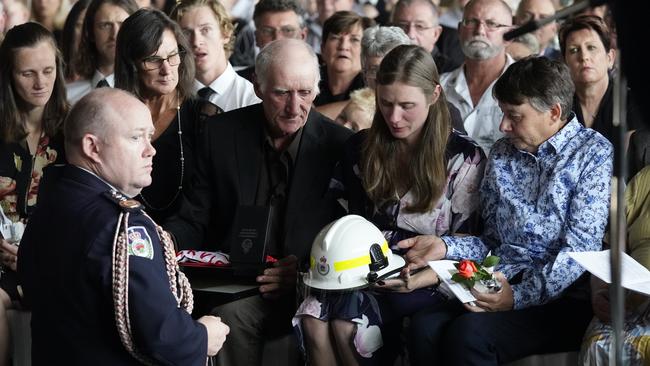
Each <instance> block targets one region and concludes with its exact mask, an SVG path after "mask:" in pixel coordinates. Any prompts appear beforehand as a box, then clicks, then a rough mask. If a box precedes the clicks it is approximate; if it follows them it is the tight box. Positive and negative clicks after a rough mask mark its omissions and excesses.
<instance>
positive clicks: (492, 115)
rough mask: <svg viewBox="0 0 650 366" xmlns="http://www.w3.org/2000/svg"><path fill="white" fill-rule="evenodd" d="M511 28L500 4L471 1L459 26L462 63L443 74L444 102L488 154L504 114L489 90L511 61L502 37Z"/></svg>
mask: <svg viewBox="0 0 650 366" xmlns="http://www.w3.org/2000/svg"><path fill="white" fill-rule="evenodd" d="M511 28H512V10H511V9H510V7H509V6H508V4H506V3H505V2H504V1H502V0H472V1H470V2H469V3H467V5H466V6H465V11H464V14H463V19H461V21H460V22H459V23H458V38H459V39H460V43H461V47H462V50H463V53H464V54H465V62H464V63H463V65H461V66H460V67H459V68H457V69H456V70H454V71H451V72H448V73H445V74H442V76H441V77H440V84H441V85H442V87H443V89H444V91H445V94H446V95H447V100H448V101H449V102H450V103H452V104H453V105H454V106H455V107H456V108H458V110H459V111H460V114H461V117H462V118H463V124H464V126H465V130H466V131H467V134H468V135H469V136H470V137H471V138H473V139H474V141H476V142H477V143H478V144H479V145H481V147H482V148H483V149H484V150H485V153H486V154H489V152H490V149H491V148H492V145H493V144H494V143H495V142H496V141H497V140H498V139H500V138H501V137H503V133H501V132H500V131H499V123H500V122H501V118H502V117H503V113H502V112H501V109H499V106H498V104H497V101H496V100H495V99H494V98H493V97H492V87H493V86H494V83H495V82H496V80H497V79H498V78H499V76H501V74H503V72H504V71H505V70H506V68H507V67H508V66H510V64H512V63H513V59H512V58H511V57H510V56H508V54H506V45H507V43H508V42H506V41H504V40H503V34H504V33H505V32H506V31H508V30H509V29H511Z"/></svg>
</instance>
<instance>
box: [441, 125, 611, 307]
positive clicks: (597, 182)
mask: <svg viewBox="0 0 650 366" xmlns="http://www.w3.org/2000/svg"><path fill="white" fill-rule="evenodd" d="M612 159H613V151H612V146H611V144H610V143H609V142H608V141H607V139H606V138H604V137H603V136H602V135H600V134H599V133H597V132H596V131H594V130H592V129H589V128H585V127H583V126H582V125H581V124H580V123H579V122H577V120H576V119H575V118H573V119H572V120H571V121H570V122H569V123H567V124H566V125H565V126H564V127H563V128H562V129H561V130H560V131H558V132H557V133H556V134H555V135H553V136H552V137H551V138H550V139H548V140H547V141H545V142H544V143H543V144H542V145H540V147H539V149H538V152H537V154H536V155H534V154H531V153H529V152H525V151H521V150H518V149H517V148H515V147H514V146H513V145H512V144H511V143H510V141H509V140H508V138H504V139H501V140H499V141H498V142H497V143H496V144H495V145H494V147H493V149H492V152H491V154H490V157H489V159H488V163H487V167H486V170H485V176H484V178H483V183H482V185H481V204H482V215H483V219H484V220H485V231H484V233H483V235H482V236H481V237H473V236H468V237H451V236H445V237H443V240H444V241H445V243H446V244H447V246H448V251H447V258H449V259H461V258H469V259H474V260H479V261H480V260H483V258H484V257H485V256H486V254H487V253H488V251H490V250H491V251H492V253H493V254H494V255H498V256H499V257H501V262H500V264H499V265H498V266H497V268H496V270H498V271H501V272H503V273H504V274H505V276H506V277H507V278H508V279H512V278H513V277H514V276H515V275H517V274H518V273H520V272H521V273H522V275H523V276H522V281H521V282H520V283H517V284H514V285H513V286H512V291H513V296H514V308H515V309H522V308H526V307H529V306H534V305H541V304H544V303H547V302H549V301H551V300H553V299H556V298H558V297H559V296H560V295H561V294H562V292H563V291H564V290H565V289H566V288H567V287H569V285H571V284H572V283H573V282H574V281H575V280H577V279H578V277H580V275H582V273H583V272H584V270H583V269H582V267H580V266H579V265H578V264H577V263H576V262H574V261H573V260H572V259H570V258H569V256H568V254H567V252H573V251H594V250H600V249H601V243H602V239H603V235H604V231H605V225H606V223H607V218H608V214H609V212H608V210H609V198H610V180H611V176H612Z"/></svg>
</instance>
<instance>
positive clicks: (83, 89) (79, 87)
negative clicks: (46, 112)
mask: <svg viewBox="0 0 650 366" xmlns="http://www.w3.org/2000/svg"><path fill="white" fill-rule="evenodd" d="M103 79H106V82H107V83H108V86H110V87H111V88H114V87H115V74H110V75H108V76H104V75H103V74H102V73H101V72H99V71H98V70H95V74H93V77H92V79H90V80H88V79H84V80H77V81H73V82H71V83H68V84H66V85H65V89H66V92H67V94H68V102H69V103H70V104H75V103H77V101H78V100H79V99H81V98H82V97H83V96H84V95H86V94H88V93H90V91H91V90H93V89H95V88H96V87H97V83H99V82H100V81H102V80H103Z"/></svg>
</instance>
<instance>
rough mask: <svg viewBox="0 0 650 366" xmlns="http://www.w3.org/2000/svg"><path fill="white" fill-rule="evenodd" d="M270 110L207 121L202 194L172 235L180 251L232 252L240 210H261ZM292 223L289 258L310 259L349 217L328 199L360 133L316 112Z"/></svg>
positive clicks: (290, 201)
mask: <svg viewBox="0 0 650 366" xmlns="http://www.w3.org/2000/svg"><path fill="white" fill-rule="evenodd" d="M266 123H267V122H266V118H265V116H264V110H263V108H262V104H256V105H252V106H248V107H245V108H240V109H236V110H233V111H230V112H227V113H223V114H220V115H218V116H215V117H213V118H211V119H209V120H207V121H206V126H205V133H204V134H203V136H202V137H201V140H200V141H199V150H198V151H197V155H198V159H197V172H196V180H195V182H194V183H195V184H194V188H193V190H192V191H191V192H186V193H185V199H184V201H183V204H182V207H181V210H180V212H179V214H178V215H176V216H174V217H172V218H171V219H170V220H168V221H167V223H166V225H165V228H166V229H167V230H169V231H170V232H171V233H172V234H173V235H174V237H175V239H176V242H177V244H178V245H179V248H182V249H188V248H203V249H208V250H215V249H218V250H222V251H228V250H229V242H228V239H229V237H230V230H231V226H232V221H233V216H234V214H235V210H236V208H237V206H238V205H240V204H243V205H253V204H255V194H256V191H257V183H258V175H259V171H260V164H262V162H263V153H262V146H263V145H262V143H263V140H264V136H265V134H264V126H265V124H266ZM303 128H304V130H303V133H302V140H301V142H300V148H299V150H298V158H297V161H296V162H295V167H294V172H293V178H292V180H291V182H290V187H289V195H288V197H287V207H286V213H285V223H284V243H281V245H282V247H281V250H282V252H283V253H282V254H283V256H287V255H289V254H294V255H296V256H297V257H298V258H299V260H301V261H302V260H305V259H306V258H308V255H309V252H310V250H311V244H312V241H313V239H314V237H315V236H316V234H318V232H319V231H320V229H322V228H323V226H325V225H326V224H328V223H329V222H331V221H332V220H334V219H336V218H338V217H339V216H341V215H342V214H343V211H342V209H340V207H339V205H338V203H337V202H336V201H334V200H333V199H332V198H331V197H329V196H327V195H326V192H327V189H328V186H329V182H330V178H331V177H332V171H333V169H334V166H335V164H336V163H337V162H338V161H339V160H340V157H341V156H342V153H343V145H344V143H345V141H346V140H347V139H348V137H349V136H351V135H352V132H351V131H350V130H348V129H345V128H343V127H341V126H339V125H336V124H334V123H333V122H331V121H330V120H329V119H327V118H326V117H325V116H323V115H321V114H320V113H318V112H316V111H315V110H313V109H312V111H311V112H310V113H309V117H308V120H307V123H306V124H305V126H304V127H303Z"/></svg>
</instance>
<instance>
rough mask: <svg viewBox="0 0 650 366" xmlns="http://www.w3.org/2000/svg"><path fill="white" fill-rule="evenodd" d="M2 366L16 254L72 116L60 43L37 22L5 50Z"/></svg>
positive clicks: (0, 65)
mask: <svg viewBox="0 0 650 366" xmlns="http://www.w3.org/2000/svg"><path fill="white" fill-rule="evenodd" d="M0 60H2V62H0V121H1V123H0V208H1V211H2V216H1V217H0V219H2V221H3V222H2V224H3V225H2V236H1V237H0V256H1V258H0V259H1V261H2V267H3V273H2V275H1V277H0V364H4V362H6V359H7V347H8V334H9V329H8V326H7V319H6V309H8V308H12V307H14V306H15V304H16V303H17V302H18V301H19V300H20V297H21V296H20V292H19V289H18V282H17V278H16V272H15V271H16V259H17V258H16V255H17V253H18V246H17V245H18V243H19V241H20V236H21V234H22V230H23V225H24V224H26V223H27V219H28V217H29V215H30V214H31V212H32V210H33V209H34V207H35V205H36V198H37V197H36V194H37V192H38V187H39V184H40V182H41V178H42V176H43V169H44V168H45V167H46V166H48V165H50V164H53V163H55V162H56V163H58V162H63V161H64V153H63V140H62V136H61V125H62V123H63V119H64V118H65V116H66V114H67V112H68V104H67V102H66V96H65V87H64V81H63V69H62V61H61V56H60V54H59V52H58V51H57V47H56V40H55V39H54V36H53V35H52V33H51V32H50V31H48V30H47V29H45V28H44V27H43V26H42V25H40V24H38V23H25V24H22V25H17V26H15V27H13V28H12V29H10V30H9V31H8V32H7V35H6V37H5V39H4V41H3V42H2V45H0Z"/></svg>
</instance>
